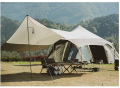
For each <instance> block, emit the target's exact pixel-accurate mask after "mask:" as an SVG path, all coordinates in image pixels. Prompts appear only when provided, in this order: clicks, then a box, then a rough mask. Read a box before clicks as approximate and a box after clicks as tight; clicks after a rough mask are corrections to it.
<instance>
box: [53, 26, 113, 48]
mask: <svg viewBox="0 0 120 88" xmlns="http://www.w3.org/2000/svg"><path fill="white" fill-rule="evenodd" d="M52 30H53V31H54V32H56V33H57V34H59V35H61V36H63V38H65V39H66V40H69V41H71V42H72V43H74V44H75V45H77V46H78V47H81V46H84V45H105V44H109V45H112V43H110V42H108V41H106V40H105V39H103V38H101V37H99V36H97V35H95V34H93V33H91V32H89V31H88V30H86V29H85V28H83V27H81V26H78V27H76V28H75V29H74V30H73V31H71V32H67V31H61V30H55V29H52Z"/></svg>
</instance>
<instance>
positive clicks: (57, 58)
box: [1, 15, 119, 86]
mask: <svg viewBox="0 0 120 88" xmlns="http://www.w3.org/2000/svg"><path fill="white" fill-rule="evenodd" d="M29 25H30V27H29ZM31 26H32V27H31ZM26 28H27V30H25V29H26ZM23 29H24V30H23ZM29 29H30V30H29ZM38 29H39V30H38ZM43 29H44V30H43ZM48 32H49V34H48ZM46 33H47V36H46ZM22 34H24V35H25V36H21V35H22ZM26 34H27V35H26ZM73 35H74V36H73ZM85 35H89V36H85ZM38 36H39V38H37V37H38ZM23 37H24V38H23ZM49 40H50V41H49ZM50 45H52V48H51V51H50V52H49V54H48V56H47V57H44V56H43V58H41V59H40V63H39V64H32V61H31V57H32V56H30V52H31V51H32V50H38V49H40V50H43V49H45V48H47V47H49V46H50ZM2 50H11V51H12V50H13V51H18V52H24V51H29V58H30V59H29V60H30V63H29V64H28V65H27V64H21V65H20V64H17V65H14V64H13V63H9V64H8V62H7V63H4V62H2V69H3V70H1V71H2V74H3V75H2V85H12V84H14V82H17V81H18V82H19V81H22V82H23V84H21V83H20V84H19V83H18V84H16V85H20V86H21V85H23V86H24V81H27V82H28V81H30V82H34V81H35V82H36V81H37V80H38V81H43V83H42V85H44V86H45V85H46V82H48V84H47V85H46V86H53V85H55V86H60V85H59V84H58V83H57V81H56V80H58V82H59V79H62V78H63V82H64V78H65V80H66V79H67V80H72V78H73V80H74V78H75V80H76V77H77V79H78V78H80V79H79V81H80V80H83V81H85V79H84V76H85V78H86V79H87V76H86V75H89V76H90V77H88V78H90V79H91V77H92V76H93V77H94V78H93V80H94V81H93V83H90V84H89V82H88V79H87V82H86V83H87V84H85V85H86V86H93V85H94V86H96V85H97V86H103V85H106V86H108V85H109V86H110V85H111V86H112V85H114V86H117V85H118V79H116V78H115V79H114V80H116V82H115V84H114V83H113V82H112V81H111V80H110V79H111V77H112V75H113V77H117V78H118V76H119V75H118V69H119V56H118V53H117V51H116V50H115V48H114V46H113V45H112V43H110V42H109V41H106V40H104V39H102V38H100V37H99V36H97V35H95V34H93V33H91V32H89V31H87V30H86V29H85V28H83V27H81V26H77V27H76V28H75V29H74V30H73V31H71V32H66V31H60V30H56V29H50V28H47V27H45V26H44V25H42V24H40V23H38V22H37V21H36V20H34V19H33V18H31V17H30V16H28V15H27V16H26V17H25V19H24V21H23V22H22V24H21V25H20V26H19V28H18V29H17V31H16V32H15V33H14V34H13V35H12V37H11V38H10V39H9V40H8V41H7V42H6V43H5V44H3V45H2ZM16 63H17V62H16ZM6 64H8V67H7V66H6ZM4 65H5V66H4ZM9 67H10V68H9ZM14 68H15V69H16V71H15V69H14ZM44 68H45V71H43V70H44ZM9 69H14V70H13V71H12V70H10V71H8V70H9ZM20 69H21V70H20ZM35 69H36V70H35ZM40 70H41V71H40ZM86 70H87V71H86ZM115 70H116V71H115ZM21 71H23V72H21ZM34 71H35V72H34ZM4 72H5V73H4ZM9 72H10V73H9ZM43 73H44V74H43ZM108 73H109V75H108ZM114 73H115V74H114ZM98 74H99V75H100V76H98ZM12 75H15V77H13V76H12ZM24 75H25V77H24ZM103 75H104V76H105V75H107V76H108V78H105V77H107V76H105V77H102V76H103ZM20 76H22V77H24V79H21V78H22V77H20ZM38 76H39V77H40V76H41V77H40V79H37V80H36V77H37V78H38ZM44 76H45V77H44ZM82 76H83V78H82ZM11 77H13V78H11ZM69 77H70V79H69ZM97 77H100V78H97ZM90 79H89V80H90ZM9 80H10V81H9ZM73 80H72V81H71V82H72V83H71V82H69V83H68V84H67V83H66V84H61V85H64V86H68V85H69V86H70V85H71V86H72V85H76V86H82V85H84V84H83V83H82V84H80V82H78V83H77V82H76V81H75V82H76V83H73V82H74V81H73ZM95 80H96V81H95ZM103 80H107V81H106V82H108V83H102V82H103ZM11 81H13V82H11ZM54 81H55V82H54ZM60 81H61V80H60ZM109 81H111V82H112V83H110V82H109ZM7 82H9V83H8V84H6V83H7ZM51 82H53V84H52V83H51ZM90 82H92V81H90ZM94 82H96V83H95V84H94ZM49 83H50V84H49ZM54 83H55V84H54ZM31 84H32V83H31ZM14 85H15V84H14ZM25 85H26V82H25ZM29 85H30V84H29ZM34 85H36V83H35V84H34ZM37 85H39V84H38V83H37ZM42 85H41V86H42ZM26 86H27V85H26Z"/></svg>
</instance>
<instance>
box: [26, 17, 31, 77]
mask: <svg viewBox="0 0 120 88" xmlns="http://www.w3.org/2000/svg"><path fill="white" fill-rule="evenodd" d="M26 16H27V31H28V49H29V57H30V72H31V78H32V67H31V53H30V39H29V27H28V15H26Z"/></svg>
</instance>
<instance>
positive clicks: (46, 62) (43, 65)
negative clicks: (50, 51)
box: [40, 58, 55, 73]
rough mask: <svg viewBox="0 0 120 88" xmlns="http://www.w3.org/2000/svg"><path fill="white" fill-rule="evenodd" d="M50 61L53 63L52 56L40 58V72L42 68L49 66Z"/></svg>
mask: <svg viewBox="0 0 120 88" xmlns="http://www.w3.org/2000/svg"><path fill="white" fill-rule="evenodd" d="M50 63H55V61H54V59H53V58H49V59H48V58H45V59H41V64H42V69H41V71H40V73H41V72H42V70H43V69H44V68H45V69H47V68H48V67H49V64H50Z"/></svg>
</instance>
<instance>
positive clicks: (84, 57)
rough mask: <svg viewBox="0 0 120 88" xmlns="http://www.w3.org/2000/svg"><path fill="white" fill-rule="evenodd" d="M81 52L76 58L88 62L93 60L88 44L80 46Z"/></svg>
mask: <svg viewBox="0 0 120 88" xmlns="http://www.w3.org/2000/svg"><path fill="white" fill-rule="evenodd" d="M80 52H81V55H82V57H81V55H80ZM80 52H78V54H77V56H76V59H79V61H87V62H88V63H90V60H92V56H91V55H90V52H89V49H88V46H87V45H86V46H82V47H81V48H80Z"/></svg>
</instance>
